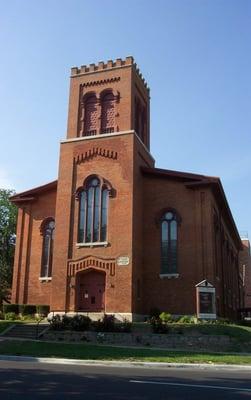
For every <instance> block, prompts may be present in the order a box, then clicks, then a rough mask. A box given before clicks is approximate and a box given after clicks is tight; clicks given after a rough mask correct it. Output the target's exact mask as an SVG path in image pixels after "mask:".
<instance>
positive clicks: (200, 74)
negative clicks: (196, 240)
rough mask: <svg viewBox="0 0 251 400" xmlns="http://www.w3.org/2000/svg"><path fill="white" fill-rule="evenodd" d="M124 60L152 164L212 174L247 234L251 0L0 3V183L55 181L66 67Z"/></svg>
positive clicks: (18, 185) (24, 185)
mask: <svg viewBox="0 0 251 400" xmlns="http://www.w3.org/2000/svg"><path fill="white" fill-rule="evenodd" d="M127 55H133V56H134V58H135V60H136V62H137V64H138V65H139V67H140V69H141V71H142V73H143V75H144V77H145V78H146V80H147V82H148V84H149V86H150V88H151V152H152V154H153V156H154V157H155V159H156V166H157V167H159V168H167V169H174V170H180V171H188V172H197V173H202V174H208V175H213V176H220V178H221V180H222V183H223V186H224V189H225V192H226V195H227V198H228V201H229V205H230V207H231V210H232V213H233V216H234V218H235V221H236V224H237V227H238V229H239V230H243V231H249V234H250V235H251V201H250V198H251V187H250V177H251V160H250V159H251V157H250V156H251V150H250V145H251V138H250V137H251V136H250V133H251V113H250V106H251V74H250V71H251V1H249V0H235V1H233V0H156V1H150V0H106V1H102V0H97V1H86V0H68V1H66V0H43V1H41V2H38V1H35V0H33V1H32V0H12V1H9V2H6V1H3V0H2V1H1V2H0V61H1V62H0V109H1V118H0V135H1V142H0V143H1V147H0V149H1V151H0V187H6V188H7V187H8V188H13V189H15V190H16V191H22V190H25V189H28V188H32V187H34V186H39V185H40V184H43V183H46V182H49V181H51V180H54V179H56V178H57V168H58V155H59V141H60V139H63V138H64V137H65V132H66V121H67V107H68V90H69V73H70V67H72V66H80V65H82V64H88V63H92V62H98V61H101V60H103V61H106V60H108V59H116V58H118V57H120V58H124V57H126V56H127Z"/></svg>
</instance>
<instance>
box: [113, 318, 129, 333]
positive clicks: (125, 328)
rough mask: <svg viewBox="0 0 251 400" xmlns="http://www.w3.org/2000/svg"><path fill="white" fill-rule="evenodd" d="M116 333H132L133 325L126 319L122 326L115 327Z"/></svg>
mask: <svg viewBox="0 0 251 400" xmlns="http://www.w3.org/2000/svg"><path fill="white" fill-rule="evenodd" d="M115 326H116V331H119V332H123V333H130V332H131V331H132V323H131V322H130V321H128V319H126V318H125V319H124V320H123V322H121V323H120V324H117V325H115Z"/></svg>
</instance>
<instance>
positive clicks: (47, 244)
mask: <svg viewBox="0 0 251 400" xmlns="http://www.w3.org/2000/svg"><path fill="white" fill-rule="evenodd" d="M54 230H55V221H54V220H52V219H49V220H48V221H47V222H45V224H44V226H43V227H42V235H43V249H42V265H41V277H46V278H47V277H51V273H52V257H53V242H54Z"/></svg>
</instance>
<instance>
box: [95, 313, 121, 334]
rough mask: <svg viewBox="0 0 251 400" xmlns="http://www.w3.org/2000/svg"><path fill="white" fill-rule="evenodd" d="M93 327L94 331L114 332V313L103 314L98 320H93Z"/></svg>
mask: <svg viewBox="0 0 251 400" xmlns="http://www.w3.org/2000/svg"><path fill="white" fill-rule="evenodd" d="M92 325H93V327H94V330H95V331H96V332H115V331H116V327H115V317H114V315H107V314H105V315H104V316H103V318H102V320H101V319H99V320H98V321H95V322H93V324H92Z"/></svg>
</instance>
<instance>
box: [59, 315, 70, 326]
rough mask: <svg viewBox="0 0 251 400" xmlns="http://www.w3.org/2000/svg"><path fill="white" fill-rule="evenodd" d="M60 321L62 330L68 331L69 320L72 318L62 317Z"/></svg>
mask: <svg viewBox="0 0 251 400" xmlns="http://www.w3.org/2000/svg"><path fill="white" fill-rule="evenodd" d="M60 320H61V323H62V329H66V330H67V329H68V330H70V329H71V320H72V318H71V317H68V315H63V316H62V317H61V318H60Z"/></svg>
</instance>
